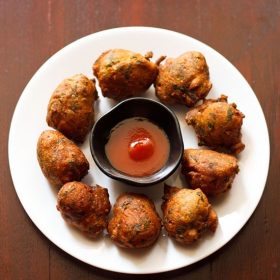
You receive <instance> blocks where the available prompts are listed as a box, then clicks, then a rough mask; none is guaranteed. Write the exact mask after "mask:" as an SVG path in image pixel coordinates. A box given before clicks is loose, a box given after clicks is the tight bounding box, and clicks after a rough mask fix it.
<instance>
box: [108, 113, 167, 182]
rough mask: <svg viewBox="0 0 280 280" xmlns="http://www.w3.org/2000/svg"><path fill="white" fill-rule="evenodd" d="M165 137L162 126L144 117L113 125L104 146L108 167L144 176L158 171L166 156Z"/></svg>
mask: <svg viewBox="0 0 280 280" xmlns="http://www.w3.org/2000/svg"><path fill="white" fill-rule="evenodd" d="M169 150H170V144H169V140H168V138H167V136H166V134H165V133H164V131H163V130H162V129H160V128H159V127H158V126H157V125H155V124H153V123H152V122H150V121H149V120H147V119H144V118H131V119H126V120H124V121H122V122H121V123H119V124H117V125H116V126H115V127H114V128H113V129H112V131H111V134H110V138H109V141H108V143H107V144H106V146H105V151H106V155H107V157H108V159H109V161H110V162H111V164H112V166H113V167H114V168H116V169H117V170H119V171H121V172H123V173H126V174H128V175H131V176H136V177H143V176H148V175H151V174H153V173H155V172H156V171H158V170H160V169H161V168H162V167H163V166H164V164H165V163H166V161H167V159H168V156H169Z"/></svg>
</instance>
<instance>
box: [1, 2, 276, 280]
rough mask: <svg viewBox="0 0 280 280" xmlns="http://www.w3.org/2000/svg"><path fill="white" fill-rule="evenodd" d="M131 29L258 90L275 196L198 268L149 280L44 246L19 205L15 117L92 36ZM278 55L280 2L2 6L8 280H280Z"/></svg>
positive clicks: (268, 192)
mask: <svg viewBox="0 0 280 280" xmlns="http://www.w3.org/2000/svg"><path fill="white" fill-rule="evenodd" d="M131 25H143V26H155V27H161V28H167V29H171V30H175V31H178V32H182V33H184V34H187V35H190V36H192V37H194V38H197V39H198V40H201V41H203V42H205V43H207V44H209V45H210V46H212V47H213V48H215V49H216V50H217V51H219V52H220V53H222V54H223V55H224V56H226V57H227V58H228V59H229V60H230V61H231V62H232V63H233V64H234V65H235V66H236V67H237V68H238V69H239V70H240V71H241V73H242V74H243V75H244V76H245V78H246V79H247V80H248V82H249V83H250V85H251V86H252V88H253V90H254V91H255V93H256V95H257V97H258V99H259V101H260V103H261V105H262V108H263V110H264V112H265V116H266V120H267V124H268V127H269V133H270V142H271V161H270V171H269V176H268V180H267V184H266V188H265V191H264V194H263V197H262V199H261V202H260V204H259V206H258V208H257V209H256V211H255V212H254V214H253V216H252V217H251V219H250V220H249V222H248V223H247V224H246V226H245V227H244V228H243V229H242V230H241V232H240V233H239V234H238V235H237V236H236V237H235V238H234V239H233V240H231V241H230V242H229V243H228V244H227V245H226V246H224V247H223V248H222V249H221V250H219V251H218V252H216V253H214V254H213V255H212V256H210V257H208V258H206V259H204V260H203V261H200V262H198V263H196V264H195V265H192V266H190V267H186V268H183V269H180V270H176V271H172V272H168V273H165V274H159V275H149V276H144V277H143V276H131V275H122V274H117V273H112V272H107V271H103V270H100V269H97V268H94V267H91V266H88V265H86V264H84V263H82V262H80V261H77V260H76V259H74V258H72V257H71V256H69V255H68V254H66V253H64V252H63V251H62V250H60V249H59V248H57V247H56V246H55V245H53V244H52V243H51V242H50V241H49V240H48V239H47V238H45V237H44V236H43V235H42V234H41V233H40V232H39V230H38V229H37V228H36V227H35V226H34V225H33V223H32V222H31V220H30V219H29V217H28V216H27V214H26V213H25V212H24V210H23V208H22V206H21V204H20V202H19V200H18V198H17V195H16V193H15V191H14V187H13V183H12V180H11V176H10V171H9V166H8V154H7V141H8V132H9V127H10V121H11V118H12V114H13V110H14V108H15V105H16V103H17V100H18V98H19V96H20V94H21V92H22V90H23V88H24V87H25V85H26V84H27V82H28V81H29V80H30V78H31V77H32V75H33V74H34V72H35V71H36V70H37V69H38V68H39V67H40V65H41V64H42V63H43V62H44V61H45V60H46V59H47V58H49V57H50V56H51V55H52V54H54V53H55V52H56V51H58V50H59V49H60V48H62V47H64V46H65V45H67V44H68V43H70V42H72V41H74V40H76V39H78V38H80V37H82V36H84V35H88V34H90V33H93V32H97V31H100V30H104V29H108V28H113V27H119V26H131ZM279 49H280V1H279V0H268V1H265V0H255V1H250V0H247V1H246V0H244V1H240V0H235V1H232V0H223V1H215V0H212V1H207V0H205V1H202V0H197V1H183V0H173V1H172V0H162V1H161V0H157V1H156V0H155V1H151V0H147V1H140V0H134V1H133V0H131V1H129V0H125V1H120V0H115V1H113V0H102V1H55V0H48V1H43V0H37V1H26V0H25V1H24V0H17V1H16V0H11V1H6V0H0V73H1V74H0V97H1V99H0V129H1V130H0V131H1V140H0V143H1V146H0V148H1V150H0V157H1V158H0V162H1V173H0V176H1V177H0V180H1V181H0V279H12V280H13V279H42V280H44V279H100V280H101V279H131V278H132V277H133V278H135V279H163V278H164V279H178V280H179V279H189V280H193V279H227V280H229V279H280V242H279V237H280V210H279V201H280V148H279V147H280V145H279V142H280V116H279V112H280V110H279V109H280V94H279V78H280V75H279V74H280V71H279V69H280V68H279V67H280V51H279ZM256 125H257V124H256ZM27 133H28V132H27ZM255 152H258V151H255ZM252 187H254V186H252Z"/></svg>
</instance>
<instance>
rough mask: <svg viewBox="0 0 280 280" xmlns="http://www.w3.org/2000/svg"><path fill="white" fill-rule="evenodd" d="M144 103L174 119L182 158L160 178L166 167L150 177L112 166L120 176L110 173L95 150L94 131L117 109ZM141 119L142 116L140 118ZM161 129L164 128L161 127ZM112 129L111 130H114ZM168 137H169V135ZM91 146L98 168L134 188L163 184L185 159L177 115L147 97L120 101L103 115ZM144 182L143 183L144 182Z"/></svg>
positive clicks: (92, 130) (95, 124)
mask: <svg viewBox="0 0 280 280" xmlns="http://www.w3.org/2000/svg"><path fill="white" fill-rule="evenodd" d="M137 100H139V101H144V102H150V103H153V104H155V105H156V106H160V107H161V108H163V109H164V110H166V111H167V112H168V113H169V115H170V116H171V117H172V119H173V121H174V123H175V128H176V131H177V134H178V138H179V143H180V147H179V148H180V151H179V152H180V153H179V154H180V156H178V158H177V159H176V161H175V162H174V163H173V164H172V165H171V166H173V167H172V168H171V170H170V171H169V172H167V173H166V174H165V175H163V176H161V177H160V178H153V177H154V175H155V174H157V173H158V172H162V170H163V168H164V166H163V167H162V168H161V169H160V170H158V171H157V172H155V173H153V174H151V175H149V176H144V177H135V176H130V175H128V174H126V173H123V172H121V171H119V170H117V169H116V168H114V167H113V166H112V165H111V168H112V169H113V170H114V171H115V172H117V173H118V174H117V175H115V174H112V173H110V171H108V170H107V168H104V166H103V165H102V164H101V163H100V161H99V159H98V157H97V156H96V153H95V150H94V147H93V146H94V145H93V137H94V131H95V128H96V126H97V125H98V124H99V123H100V121H102V120H103V119H104V118H107V117H108V115H110V114H112V113H113V112H114V111H115V110H116V109H118V108H119V107H122V106H123V105H124V104H126V103H129V102H135V101H137ZM139 117H141V116H139ZM125 119H127V118H124V119H123V120H125ZM150 121H151V122H153V121H152V120H150ZM159 127H160V128H161V129H162V127H161V126H159ZM112 128H113V127H112ZM112 128H110V130H111V129H112ZM167 137H168V135H167ZM168 139H169V142H170V145H171V143H172V141H171V139H170V138H168ZM89 146H90V152H91V155H92V158H93V160H94V162H95V164H96V165H97V167H98V168H99V169H100V170H101V171H102V172H103V173H104V174H106V175H107V176H108V177H110V178H112V179H114V180H117V181H121V182H124V183H127V184H132V185H134V186H149V185H154V184H157V183H160V182H162V181H163V180H165V179H166V178H167V177H169V176H171V175H172V174H173V173H174V172H175V171H176V169H177V168H178V166H179V164H180V162H181V159H182V157H183V152H184V142H183V137H182V132H181V127H180V124H179V121H178V119H177V116H176V114H175V113H174V112H173V110H171V109H170V108H168V107H167V106H166V105H164V104H163V103H161V102H159V101H156V100H154V99H150V98H147V97H130V98H128V99H125V100H122V101H120V102H119V103H117V104H116V105H115V106H113V107H112V108H111V109H110V110H109V111H108V112H106V113H105V114H104V115H102V116H101V117H100V118H99V119H98V120H96V122H95V123H94V125H93V127H92V129H91V132H90V137H89ZM108 162H109V164H110V161H109V160H108ZM149 177H151V178H149ZM143 179H144V181H141V180H143Z"/></svg>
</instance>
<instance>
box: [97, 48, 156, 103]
mask: <svg viewBox="0 0 280 280" xmlns="http://www.w3.org/2000/svg"><path fill="white" fill-rule="evenodd" d="M152 56H153V53H152V52H148V53H147V54H146V55H145V56H142V55H141V54H139V53H134V52H131V51H128V50H123V49H112V50H108V51H106V52H104V53H103V54H101V56H100V57H99V58H98V59H97V60H96V61H95V62H94V64H93V72H94V75H95V76H96V77H97V79H98V82H99V86H100V88H101V91H102V94H103V96H105V97H109V98H113V99H116V100H119V99H123V98H127V97H130V96H134V95H138V94H141V93H142V92H144V91H145V90H147V89H148V88H149V87H150V86H151V84H152V83H153V82H154V81H155V79H156V76H157V74H158V65H157V64H155V63H153V62H151V61H150V58H152Z"/></svg>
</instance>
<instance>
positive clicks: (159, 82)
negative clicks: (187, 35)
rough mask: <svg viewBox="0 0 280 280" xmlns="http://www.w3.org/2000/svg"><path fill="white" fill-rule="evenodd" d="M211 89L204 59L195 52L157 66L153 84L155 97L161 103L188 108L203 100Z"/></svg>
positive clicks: (170, 59)
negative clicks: (157, 71) (175, 104)
mask: <svg viewBox="0 0 280 280" xmlns="http://www.w3.org/2000/svg"><path fill="white" fill-rule="evenodd" d="M211 87H212V83H211V82H210V80H209V71H208V66H207V63H206V60H205V57H204V56H203V55H202V54H201V53H200V52H195V51H190V52H186V53H183V54H182V55H180V56H179V57H177V58H174V59H173V58H169V59H167V60H166V62H165V64H161V65H160V66H159V74H158V76H157V79H156V82H155V90H156V96H157V97H158V98H159V99H160V100H161V101H162V102H164V103H167V104H174V103H180V104H184V105H186V106H188V107H192V106H194V104H195V103H197V102H198V101H199V100H201V99H203V98H205V96H206V95H207V94H208V92H209V91H210V89H211Z"/></svg>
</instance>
